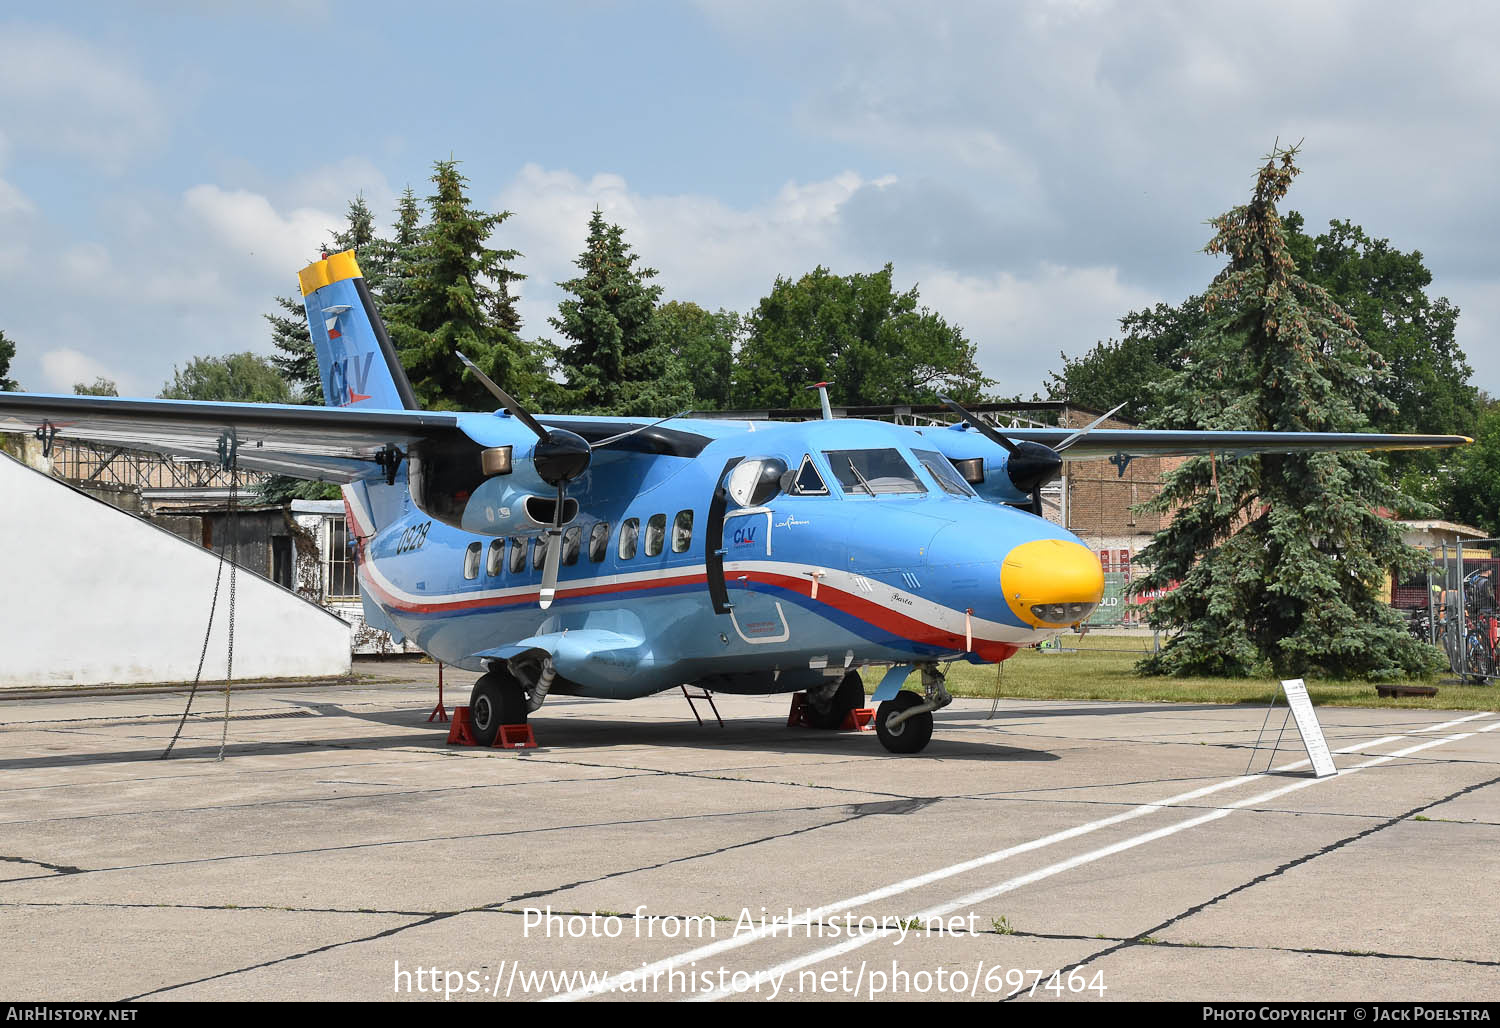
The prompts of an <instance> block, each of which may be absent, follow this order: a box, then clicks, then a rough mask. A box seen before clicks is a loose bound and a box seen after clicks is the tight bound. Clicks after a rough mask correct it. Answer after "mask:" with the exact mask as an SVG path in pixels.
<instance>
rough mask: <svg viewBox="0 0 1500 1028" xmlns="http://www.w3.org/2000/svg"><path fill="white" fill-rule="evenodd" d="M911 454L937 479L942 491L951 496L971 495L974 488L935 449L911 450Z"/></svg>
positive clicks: (951, 463) (950, 462)
mask: <svg viewBox="0 0 1500 1028" xmlns="http://www.w3.org/2000/svg"><path fill="white" fill-rule="evenodd" d="M911 452H912V455H913V456H915V457H916V458H917V460H919V461H921V462H922V467H924V468H926V469H927V473H928V474H929V475H931V476H932V477H933V478H935V479H937V484H938V485H939V486H940V487H941V488H942V490H943V492H945V493H949V494H951V495H953V496H973V495H975V493H974V490H973V489H971V488H969V483H967V482H965V481H964V477H963V476H962V475H960V474H959V473H958V469H957V468H955V467H954V466H953V462H952V461H950V460H949V459H948V458H947V457H945V456H943V455H942V454H941V453H939V452H938V451H936V450H913V451H911Z"/></svg>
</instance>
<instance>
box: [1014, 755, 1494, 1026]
mask: <svg viewBox="0 0 1500 1028" xmlns="http://www.w3.org/2000/svg"><path fill="white" fill-rule="evenodd" d="M1496 783H1500V775H1497V776H1496V777H1494V778H1490V779H1488V780H1486V781H1483V782H1476V783H1474V784H1473V785H1466V786H1464V787H1463V788H1462V789H1458V790H1456V791H1454V792H1451V793H1449V794H1448V795H1446V796H1443V797H1441V798H1439V799H1436V800H1432V801H1431V802H1429V803H1424V804H1422V805H1421V806H1419V807H1412V808H1411V809H1409V810H1407V811H1405V812H1403V813H1400V814H1397V815H1396V816H1394V817H1390V818H1386V819H1385V820H1383V821H1381V822H1380V823H1379V824H1375V825H1371V826H1370V827H1369V828H1366V829H1364V830H1363V831H1359V832H1355V833H1354V834H1353V835H1346V836H1345V837H1344V838H1342V839H1335V840H1334V841H1333V842H1331V843H1329V844H1328V845H1326V846H1322V847H1320V848H1318V849H1316V850H1313V851H1312V852H1311V853H1304V854H1303V855H1302V856H1300V857H1296V858H1294V859H1292V860H1289V861H1287V862H1286V863H1284V864H1281V865H1279V866H1277V867H1274V868H1272V869H1271V870H1270V871H1267V872H1265V873H1264V874H1259V875H1256V876H1255V877H1253V878H1251V879H1249V880H1248V881H1245V882H1241V883H1240V884H1239V885H1236V886H1234V887H1233V888H1231V889H1226V890H1225V891H1223V892H1221V893H1219V894H1218V895H1217V896H1213V897H1210V898H1209V899H1206V900H1204V901H1203V902H1201V903H1196V904H1194V905H1193V906H1191V907H1188V908H1187V909H1186V910H1184V911H1181V912H1180V913H1177V914H1174V915H1172V916H1171V917H1169V918H1167V919H1166V920H1165V921H1163V922H1161V923H1160V924H1158V925H1154V926H1153V927H1151V928H1148V929H1146V930H1145V931H1144V932H1141V933H1140V934H1138V935H1135V936H1133V937H1131V938H1129V939H1123V940H1121V941H1119V942H1117V943H1116V944H1115V945H1113V946H1106V947H1105V948H1104V949H1101V950H1098V951H1097V952H1094V953H1091V954H1089V955H1088V956H1086V957H1084V958H1083V959H1082V960H1078V961H1075V962H1074V963H1071V964H1069V965H1068V966H1066V967H1063V968H1060V969H1059V970H1058V972H1057V973H1058V974H1060V975H1067V974H1068V973H1069V972H1072V971H1076V970H1078V969H1079V968H1082V967H1085V966H1087V965H1088V964H1090V963H1092V962H1093V961H1095V960H1098V959H1099V958H1101V957H1107V956H1109V955H1110V954H1112V953H1118V952H1120V951H1121V950H1124V949H1129V948H1131V947H1134V946H1159V945H1165V944H1164V943H1162V942H1160V941H1158V940H1156V938H1155V937H1156V935H1157V933H1159V932H1163V931H1166V930H1167V929H1168V928H1171V927H1172V926H1173V925H1175V924H1178V923H1179V922H1182V921H1185V920H1186V919H1188V918H1190V917H1192V916H1194V915H1195V914H1200V913H1202V912H1203V911H1205V910H1207V909H1208V908H1209V907H1212V906H1216V905H1218V904H1219V903H1222V902H1223V901H1224V900H1227V899H1229V898H1230V897H1231V896H1235V895H1238V894H1239V893H1241V892H1245V891H1246V890H1248V889H1252V888H1254V887H1255V886H1257V885H1260V884H1262V883H1264V882H1268V881H1270V880H1271V879H1272V878H1278V877H1280V876H1282V875H1284V874H1286V873H1287V872H1288V871H1291V870H1292V869H1294V868H1297V867H1301V866H1302V865H1303V864H1307V863H1310V862H1312V861H1314V860H1316V859H1318V858H1319V857H1322V856H1326V855H1327V854H1329V853H1333V852H1336V851H1338V850H1341V849H1343V848H1344V847H1345V846H1349V845H1351V844H1353V843H1356V842H1360V841H1362V840H1364V839H1367V838H1369V837H1370V836H1372V835H1375V834H1376V833H1378V832H1383V831H1385V830H1386V829H1388V828H1391V827H1393V826H1395V825H1398V824H1401V823H1402V822H1403V821H1406V820H1408V819H1410V818H1412V817H1415V816H1416V815H1417V814H1420V813H1422V811H1424V810H1431V809H1432V808H1434V807H1437V806H1441V805H1442V804H1444V803H1451V802H1453V801H1454V800H1456V799H1458V798H1459V797H1461V796H1467V795H1469V794H1470V793H1472V792H1477V791H1479V790H1480V789H1485V788H1488V787H1489V786H1492V785H1495V784H1496ZM1146 939H1151V940H1152V941H1151V942H1146V941H1144V940H1146ZM1176 946H1177V947H1178V948H1184V949H1191V948H1196V947H1190V946H1187V945H1186V944H1185V943H1178V944H1176ZM1299 952H1300V951H1299ZM1317 952H1326V953H1329V954H1332V955H1335V956H1343V957H1349V956H1379V954H1371V953H1356V952H1352V951H1341V950H1326V951H1317ZM1391 959H1398V958H1396V957H1392V958H1391ZM1411 959H1419V958H1411ZM1425 959H1430V960H1443V959H1445V958H1442V957H1429V958H1425ZM1014 998H1016V997H1015V996H1007V997H1005V998H1004V999H1002V1000H1000V1002H1002V1003H1005V1002H1009V1001H1010V1000H1012V999H1014Z"/></svg>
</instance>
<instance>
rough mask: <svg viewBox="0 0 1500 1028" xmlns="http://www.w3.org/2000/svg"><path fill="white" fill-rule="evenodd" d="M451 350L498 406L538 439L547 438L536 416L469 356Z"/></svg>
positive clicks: (545, 431)
mask: <svg viewBox="0 0 1500 1028" xmlns="http://www.w3.org/2000/svg"><path fill="white" fill-rule="evenodd" d="M453 352H454V353H456V354H458V359H459V360H461V361H463V362H464V366H465V367H467V368H468V369H469V370H470V371H472V372H474V377H475V378H477V379H479V384H480V385H482V386H484V387H485V388H486V389H488V390H489V391H490V392H491V393H493V394H494V396H495V398H496V399H498V400H499V401H500V406H502V407H504V408H505V409H506V410H507V411H509V412H510V414H511V416H512V417H514V418H515V419H516V420H517V421H519V422H520V423H521V424H523V425H525V426H526V427H527V428H529V429H531V430H532V431H533V432H535V433H536V437H537V438H538V439H545V438H547V430H546V429H545V428H543V427H542V426H541V423H540V422H538V421H537V419H536V418H534V417H532V416H531V415H530V414H529V413H527V411H526V408H525V407H522V406H521V405H520V404H519V403H517V402H516V401H515V398H514V397H512V396H511V395H510V393H507V392H506V391H505V390H504V389H501V388H500V387H499V386H497V385H496V384H495V383H494V381H493V380H492V379H491V378H490V376H488V375H486V374H485V373H484V372H482V371H480V370H479V365H477V364H475V363H474V362H473V361H471V360H469V358H467V357H465V356H464V355H463V354H462V353H459V351H457V350H454V351H453Z"/></svg>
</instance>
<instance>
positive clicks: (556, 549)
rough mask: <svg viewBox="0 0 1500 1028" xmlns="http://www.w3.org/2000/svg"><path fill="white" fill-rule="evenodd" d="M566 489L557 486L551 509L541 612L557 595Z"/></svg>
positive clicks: (543, 571)
mask: <svg viewBox="0 0 1500 1028" xmlns="http://www.w3.org/2000/svg"><path fill="white" fill-rule="evenodd" d="M565 498H566V489H565V488H564V486H563V485H562V484H561V483H559V484H558V486H557V505H556V506H555V507H553V508H552V527H551V528H549V529H547V555H546V556H545V557H544V558H542V593H541V596H540V597H539V604H540V606H541V608H542V609H543V610H546V609H547V608H548V607H550V606H552V599H553V597H555V596H556V595H557V565H558V562H559V561H561V560H562V516H563V500H564V499H565Z"/></svg>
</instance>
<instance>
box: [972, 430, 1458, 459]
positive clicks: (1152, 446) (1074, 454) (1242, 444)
mask: <svg viewBox="0 0 1500 1028" xmlns="http://www.w3.org/2000/svg"><path fill="white" fill-rule="evenodd" d="M1001 431H1002V432H1004V433H1005V435H1006V436H1008V437H1010V438H1011V439H1014V440H1017V441H1023V440H1024V441H1029V442H1035V443H1041V444H1042V445H1043V446H1048V447H1052V448H1054V449H1055V448H1056V447H1057V445H1058V444H1059V443H1061V442H1063V441H1064V440H1066V439H1067V438H1068V437H1069V436H1071V435H1074V434H1075V433H1076V432H1077V429H1072V428H1004V429H1001ZM1473 441H1474V440H1472V439H1470V438H1469V437H1468V436H1462V435H1391V434H1385V435H1382V434H1377V433H1374V432H1199V431H1180V432H1179V431H1172V430H1169V429H1147V428H1097V429H1094V430H1093V431H1091V432H1089V433H1088V435H1086V436H1084V437H1083V438H1081V439H1079V440H1078V441H1077V442H1075V443H1074V444H1073V445H1071V446H1069V447H1068V448H1067V449H1065V450H1061V451H1058V456H1060V457H1061V458H1062V459H1063V460H1065V461H1076V460H1101V459H1103V458H1106V457H1112V456H1114V455H1116V454H1121V455H1123V456H1126V457H1181V456H1189V455H1191V454H1198V453H1218V454H1239V453H1294V452H1298V451H1308V450H1430V449H1441V448H1445V447H1451V446H1466V445H1468V444H1469V443H1472V442H1473Z"/></svg>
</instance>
